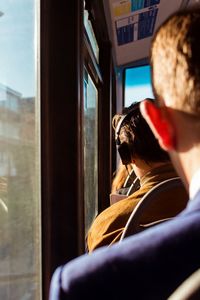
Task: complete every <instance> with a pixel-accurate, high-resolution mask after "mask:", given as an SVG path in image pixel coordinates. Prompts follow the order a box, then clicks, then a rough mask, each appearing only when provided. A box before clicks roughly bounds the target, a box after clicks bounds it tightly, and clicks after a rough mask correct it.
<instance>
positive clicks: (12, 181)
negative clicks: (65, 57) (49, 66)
mask: <svg viewBox="0 0 200 300" xmlns="http://www.w3.org/2000/svg"><path fill="white" fill-rule="evenodd" d="M37 3H38V1H37V0H29V1H27V0H15V1H8V0H1V7H0V10H1V13H0V34H1V47H0V65H1V68H0V144H1V148H0V266H1V267H0V299H41V298H40V295H41V284H40V282H41V274H40V269H41V266H40V253H41V251H40V245H41V243H40V227H41V226H40V200H39V199H40V193H39V178H40V161H39V152H40V151H39V130H38V129H39V97H38V96H37V95H38V94H39V90H38V89H37V88H36V86H37V81H36V73H37V68H36V62H37V61H38V57H37V53H36V49H37V47H38V45H36V43H37V41H38V40H39V38H38V35H37V32H39V30H38V29H36V26H35V20H36V19H37V24H38V23H39V20H38V15H37V13H36V12H37V11H38V7H37V8H36V6H38V4H37ZM36 4H37V5H36Z"/></svg>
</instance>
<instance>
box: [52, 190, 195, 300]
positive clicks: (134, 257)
mask: <svg viewBox="0 0 200 300" xmlns="http://www.w3.org/2000/svg"><path fill="white" fill-rule="evenodd" d="M199 267H200V192H199V193H198V194H197V196H196V197H195V199H193V200H191V201H189V203H188V206H187V208H186V209H185V210H184V211H183V212H182V213H181V214H179V215H178V216H177V217H176V218H174V219H173V220H170V221H167V222H165V223H162V224H160V225H158V226H155V227H153V228H151V229H148V230H146V231H144V232H143V233H139V234H136V235H134V236H131V237H128V238H126V239H125V240H123V241H122V242H121V243H116V244H114V245H113V246H111V247H102V248H99V249H97V250H96V251H94V252H93V253H92V254H90V255H88V254H85V255H82V256H80V257H78V258H76V259H74V260H72V261H70V262H69V263H67V264H66V265H64V266H62V267H59V268H58V269H57V270H56V271H55V273H54V276H53V278H52V282H51V289H50V300H58V299H59V300H60V299H70V300H75V299H87V300H88V299H95V300H97V299H101V300H102V299H115V300H116V299H137V300H143V299H145V300H151V299H152V300H156V299H159V300H161V299H165V300H166V299H167V297H168V296H169V295H170V294H171V293H172V292H173V291H174V290H175V288H176V287H177V286H179V284H180V283H181V282H183V281H184V280H185V279H186V278H187V277H188V276H189V275H190V274H192V273H193V272H194V271H195V270H196V269H198V268H199Z"/></svg>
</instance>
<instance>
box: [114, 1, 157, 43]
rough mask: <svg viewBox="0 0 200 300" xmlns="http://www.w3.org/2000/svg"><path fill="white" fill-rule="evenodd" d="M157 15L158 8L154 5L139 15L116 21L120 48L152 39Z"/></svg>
mask: <svg viewBox="0 0 200 300" xmlns="http://www.w3.org/2000/svg"><path fill="white" fill-rule="evenodd" d="M137 2H152V3H153V2H154V3H155V2H156V1H155V0H154V1H153V0H152V1H150V0H149V1H147V0H146V1H137ZM157 2H158V1H157ZM157 14H158V7H157V6H155V5H154V6H153V7H149V8H148V9H147V10H143V11H141V12H140V13H138V14H133V15H131V16H128V17H125V18H122V19H119V20H116V21H115V28H116V34H117V43H118V46H121V45H124V44H127V43H131V42H135V41H138V40H141V39H144V38H147V37H151V36H152V35H153V32H154V27H155V23H156V17H157Z"/></svg>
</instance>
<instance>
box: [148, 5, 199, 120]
mask: <svg viewBox="0 0 200 300" xmlns="http://www.w3.org/2000/svg"><path fill="white" fill-rule="evenodd" d="M151 66H152V82H153V89H154V94H155V97H156V98H158V99H161V100H162V99H164V100H165V103H166V105H168V103H169V106H171V107H172V108H176V109H179V110H182V111H185V112H188V113H192V114H196V115H200V9H198V8H193V9H186V10H181V11H178V12H176V13H175V14H173V15H172V16H170V17H169V18H168V19H167V20H166V21H165V22H164V23H163V24H162V25H161V27H160V28H159V29H158V31H157V33H156V34H155V36H154V39H153V41H152V48H151Z"/></svg>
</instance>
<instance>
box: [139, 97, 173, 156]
mask: <svg viewBox="0 0 200 300" xmlns="http://www.w3.org/2000/svg"><path fill="white" fill-rule="evenodd" d="M140 110H141V113H142V115H143V117H144V118H145V120H146V121H147V123H148V125H149V127H150V128H151V130H152V131H153V133H154V135H155V137H156V138H157V139H158V142H159V144H160V146H161V147H162V148H163V149H164V150H166V151H172V150H175V144H176V143H175V138H174V137H175V136H174V129H173V124H172V123H171V122H170V116H169V114H168V113H167V111H166V109H165V107H161V108H159V107H157V106H156V105H155V104H154V103H152V102H151V101H149V100H144V101H142V102H141V103H140Z"/></svg>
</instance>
